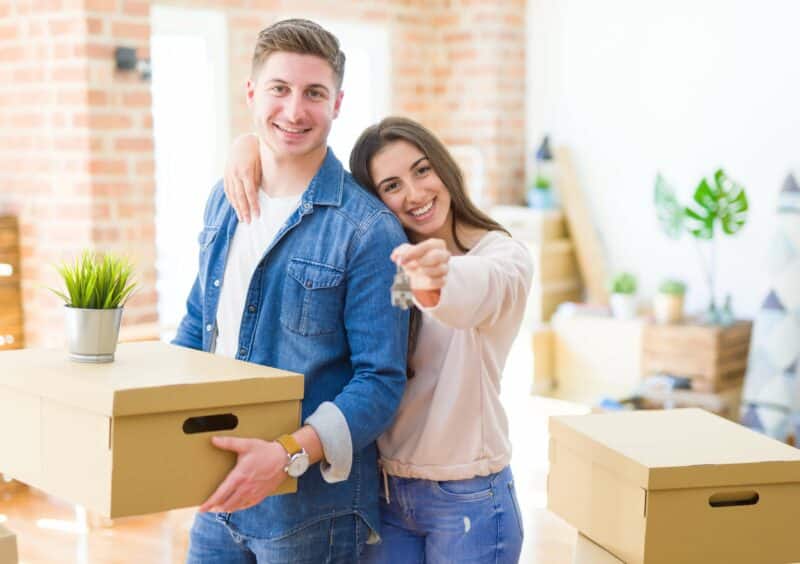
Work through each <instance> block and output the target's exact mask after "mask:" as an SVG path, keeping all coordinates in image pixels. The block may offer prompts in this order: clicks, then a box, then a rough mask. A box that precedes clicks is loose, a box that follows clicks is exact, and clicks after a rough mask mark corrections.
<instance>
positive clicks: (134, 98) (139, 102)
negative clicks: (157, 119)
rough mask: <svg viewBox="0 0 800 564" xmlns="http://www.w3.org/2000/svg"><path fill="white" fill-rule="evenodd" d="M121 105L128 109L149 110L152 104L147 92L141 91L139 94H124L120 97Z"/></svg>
mask: <svg viewBox="0 0 800 564" xmlns="http://www.w3.org/2000/svg"><path fill="white" fill-rule="evenodd" d="M122 103H123V104H124V105H125V107H128V108H137V107H148V108H149V107H150V106H151V105H152V104H153V98H152V96H151V95H150V91H148V90H142V91H141V92H126V93H125V94H123V95H122Z"/></svg>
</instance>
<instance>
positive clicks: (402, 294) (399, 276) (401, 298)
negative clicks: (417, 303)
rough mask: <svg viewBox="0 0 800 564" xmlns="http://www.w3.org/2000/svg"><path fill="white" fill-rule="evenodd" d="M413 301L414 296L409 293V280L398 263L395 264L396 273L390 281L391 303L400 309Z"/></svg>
mask: <svg viewBox="0 0 800 564" xmlns="http://www.w3.org/2000/svg"><path fill="white" fill-rule="evenodd" d="M413 303H414V296H413V294H412V293H411V282H410V281H409V280H408V276H406V273H405V272H404V271H403V269H402V268H401V267H400V265H397V273H396V274H395V275H394V282H392V305H393V306H394V307H399V308H400V309H408V308H409V307H411V306H412V305H413Z"/></svg>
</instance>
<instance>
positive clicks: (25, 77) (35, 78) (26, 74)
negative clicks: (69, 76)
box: [11, 68, 44, 84]
mask: <svg viewBox="0 0 800 564" xmlns="http://www.w3.org/2000/svg"><path fill="white" fill-rule="evenodd" d="M11 74H12V80H13V81H14V82H15V83H16V84H19V83H26V82H31V83H36V84H41V83H42V82H44V70H43V69H42V68H22V69H14V71H13V72H12V73H11Z"/></svg>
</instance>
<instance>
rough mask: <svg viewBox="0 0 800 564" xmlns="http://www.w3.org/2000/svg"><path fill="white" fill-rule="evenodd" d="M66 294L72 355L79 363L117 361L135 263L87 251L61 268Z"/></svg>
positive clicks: (114, 256) (64, 297)
mask: <svg viewBox="0 0 800 564" xmlns="http://www.w3.org/2000/svg"><path fill="white" fill-rule="evenodd" d="M57 270H58V273H59V274H60V275H61V279H62V280H63V282H64V286H65V289H66V294H65V293H63V292H60V291H58V290H52V289H51V291H52V292H53V293H55V294H56V295H58V296H59V297H60V298H61V299H63V300H64V302H65V304H66V308H65V310H66V315H67V341H68V347H69V356H70V358H71V359H72V360H75V361H77V362H90V363H103V362H113V361H114V352H115V351H116V349H117V340H118V337H119V327H120V323H121V321H122V309H123V307H124V305H125V301H126V300H127V299H128V298H129V297H130V295H131V293H132V292H133V290H134V289H135V288H136V283H135V282H133V280H132V278H133V266H132V265H131V263H130V262H129V261H128V260H127V259H125V258H122V257H118V256H116V255H113V254H111V253H108V254H106V255H105V256H104V257H103V258H100V257H99V256H98V255H96V254H95V253H94V252H92V251H88V250H87V251H84V252H83V254H82V255H81V256H80V257H79V258H77V259H76V260H75V262H74V263H73V264H66V263H65V264H62V265H61V266H59V267H57Z"/></svg>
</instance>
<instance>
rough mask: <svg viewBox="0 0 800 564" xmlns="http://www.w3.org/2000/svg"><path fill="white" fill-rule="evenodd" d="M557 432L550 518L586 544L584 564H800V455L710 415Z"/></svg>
mask: <svg viewBox="0 0 800 564" xmlns="http://www.w3.org/2000/svg"><path fill="white" fill-rule="evenodd" d="M549 428H550V473H549V476H548V483H547V494H548V509H550V510H551V511H553V512H554V513H556V514H558V515H559V516H561V517H562V518H563V519H564V520H565V521H567V522H568V523H569V524H570V525H572V526H573V527H575V528H576V529H577V530H578V531H579V533H580V534H581V535H582V537H579V546H578V550H576V556H577V557H578V558H582V560H580V559H576V561H575V563H576V564H590V563H591V564H596V563H599V562H618V561H621V562H623V563H625V564H676V563H680V564H695V563H696V564H701V563H702V564H711V563H714V564H717V563H720V564H722V563H725V564H755V563H765V564H766V563H775V564H784V563H787V564H788V563H791V562H798V561H800V539H798V535H797V523H796V521H797V519H796V517H797V514H798V513H797V512H798V507H800V450H798V449H795V448H792V447H790V446H788V445H786V444H783V443H781V442H779V441H775V440H773V439H770V438H768V437H765V436H764V435H761V434H758V433H756V432H754V431H751V430H749V429H746V428H745V427H742V426H740V425H738V424H736V423H733V422H731V421H728V420H726V419H723V418H721V417H718V416H716V415H714V414H711V413H709V412H707V411H704V410H701V409H674V410H653V411H630V412H618V413H604V414H590V415H581V416H562V417H552V418H551V419H550V427H549ZM589 540H590V541H591V542H592V543H594V544H596V545H597V546H594V545H592V544H589V543H588V541H589ZM598 547H602V550H603V551H605V553H607V554H606V555H605V557H604V558H600V557H598V556H597V554H598ZM593 554H594V557H592V556H591V555H593ZM615 559H616V560H615Z"/></svg>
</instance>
